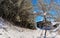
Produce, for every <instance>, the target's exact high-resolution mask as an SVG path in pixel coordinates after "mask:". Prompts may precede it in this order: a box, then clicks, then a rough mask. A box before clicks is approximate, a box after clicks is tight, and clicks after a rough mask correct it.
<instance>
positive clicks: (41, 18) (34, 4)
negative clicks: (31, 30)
mask: <svg viewBox="0 0 60 38" xmlns="http://www.w3.org/2000/svg"><path fill="white" fill-rule="evenodd" d="M54 1H55V2H56V3H57V4H58V5H60V0H54ZM44 2H45V3H47V4H49V3H50V0H44ZM32 4H33V6H34V11H36V12H38V11H40V10H38V7H37V0H32ZM49 13H50V14H52V15H56V11H55V10H50V12H49ZM42 20H43V17H41V16H37V17H36V18H35V21H36V22H38V21H42Z"/></svg>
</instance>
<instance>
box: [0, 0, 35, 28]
mask: <svg viewBox="0 0 60 38" xmlns="http://www.w3.org/2000/svg"><path fill="white" fill-rule="evenodd" d="M31 14H32V4H31V2H30V1H28V0H3V1H2V2H1V3H0V16H1V17H3V18H4V19H7V20H8V21H11V22H13V23H15V24H17V25H18V26H21V27H26V28H32V27H34V21H33V20H32V19H33V17H34V16H31ZM30 25H31V26H30Z"/></svg>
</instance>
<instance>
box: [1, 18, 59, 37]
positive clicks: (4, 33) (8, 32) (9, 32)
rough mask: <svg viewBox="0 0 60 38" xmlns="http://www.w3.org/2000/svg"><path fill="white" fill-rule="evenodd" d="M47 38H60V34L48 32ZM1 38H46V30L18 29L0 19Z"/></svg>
mask: <svg viewBox="0 0 60 38" xmlns="http://www.w3.org/2000/svg"><path fill="white" fill-rule="evenodd" d="M46 37H47V38H60V35H59V34H58V32H52V31H47V36H46ZM0 38H44V30H41V29H37V30H30V29H26V28H21V27H16V26H13V24H11V23H9V22H7V21H4V20H3V19H2V18H0Z"/></svg>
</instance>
